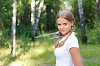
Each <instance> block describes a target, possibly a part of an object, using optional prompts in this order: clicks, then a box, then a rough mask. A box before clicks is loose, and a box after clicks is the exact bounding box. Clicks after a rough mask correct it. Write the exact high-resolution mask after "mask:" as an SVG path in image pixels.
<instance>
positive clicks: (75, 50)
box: [70, 47, 83, 66]
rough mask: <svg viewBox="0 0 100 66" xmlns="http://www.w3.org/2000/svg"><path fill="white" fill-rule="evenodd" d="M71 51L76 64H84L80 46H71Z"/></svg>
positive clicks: (80, 65)
mask: <svg viewBox="0 0 100 66" xmlns="http://www.w3.org/2000/svg"><path fill="white" fill-rule="evenodd" d="M70 53H71V56H72V59H73V62H74V66H83V64H82V59H81V55H80V51H79V48H76V47H72V48H70Z"/></svg>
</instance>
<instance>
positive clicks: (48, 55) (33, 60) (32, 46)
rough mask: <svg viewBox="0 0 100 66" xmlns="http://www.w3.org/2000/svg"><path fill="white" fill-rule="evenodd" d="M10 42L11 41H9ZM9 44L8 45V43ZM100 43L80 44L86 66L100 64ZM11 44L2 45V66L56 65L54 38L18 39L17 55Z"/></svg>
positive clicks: (0, 61) (0, 52)
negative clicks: (13, 52)
mask: <svg viewBox="0 0 100 66" xmlns="http://www.w3.org/2000/svg"><path fill="white" fill-rule="evenodd" d="M8 44H9V43H8ZM8 44H7V45H8ZM99 50H100V44H80V52H81V56H82V59H83V64H84V66H100V52H99ZM10 51H11V49H10V46H7V47H4V46H3V47H0V66H14V64H17V66H18V64H19V65H21V66H55V56H54V53H53V51H54V40H52V39H48V38H41V39H37V40H36V41H35V42H32V41H30V40H28V39H25V38H19V39H17V45H16V55H15V56H13V55H11V53H10Z"/></svg>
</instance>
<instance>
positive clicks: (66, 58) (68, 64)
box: [54, 32, 79, 66]
mask: <svg viewBox="0 0 100 66" xmlns="http://www.w3.org/2000/svg"><path fill="white" fill-rule="evenodd" d="M61 40H64V37H63V38H62V39H61ZM72 47H76V48H79V45H78V39H77V38H76V36H75V34H74V32H72V34H71V35H70V36H69V37H68V39H67V40H66V41H65V44H64V45H63V46H61V47H59V48H56V49H55V50H54V55H55V56H56V66H74V63H73V60H72V57H71V54H70V52H69V49H70V48H72Z"/></svg>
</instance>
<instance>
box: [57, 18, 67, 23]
mask: <svg viewBox="0 0 100 66" xmlns="http://www.w3.org/2000/svg"><path fill="white" fill-rule="evenodd" d="M57 22H68V20H66V19H64V18H58V19H57Z"/></svg>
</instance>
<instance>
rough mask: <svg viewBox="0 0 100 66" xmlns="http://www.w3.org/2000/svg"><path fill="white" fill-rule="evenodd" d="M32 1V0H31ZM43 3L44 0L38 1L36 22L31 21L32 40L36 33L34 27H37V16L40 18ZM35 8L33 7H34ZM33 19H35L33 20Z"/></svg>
mask: <svg viewBox="0 0 100 66" xmlns="http://www.w3.org/2000/svg"><path fill="white" fill-rule="evenodd" d="M33 1H34V0H33ZM34 2H35V1H34ZM43 4H44V0H41V1H40V5H39V10H38V15H37V18H36V23H33V25H32V29H33V34H32V40H34V37H35V33H36V29H37V27H38V23H39V18H40V14H41V10H42V7H43ZM34 6H35V5H34ZM34 9H35V8H34ZM34 21H35V20H34Z"/></svg>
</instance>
